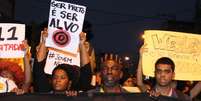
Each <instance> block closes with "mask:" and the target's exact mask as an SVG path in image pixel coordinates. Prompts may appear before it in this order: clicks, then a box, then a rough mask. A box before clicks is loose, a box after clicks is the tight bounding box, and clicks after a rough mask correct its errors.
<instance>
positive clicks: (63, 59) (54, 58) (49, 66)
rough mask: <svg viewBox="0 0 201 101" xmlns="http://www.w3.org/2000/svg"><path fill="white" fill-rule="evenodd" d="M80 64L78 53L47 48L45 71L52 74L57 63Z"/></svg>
mask: <svg viewBox="0 0 201 101" xmlns="http://www.w3.org/2000/svg"><path fill="white" fill-rule="evenodd" d="M62 63H64V64H70V65H77V66H80V55H79V54H78V55H76V56H75V55H72V54H68V53H64V52H61V51H58V50H53V49H49V52H48V55H47V60H46V64H45V69H44V70H45V73H47V74H52V71H53V69H54V68H55V67H56V66H57V65H59V64H62Z"/></svg>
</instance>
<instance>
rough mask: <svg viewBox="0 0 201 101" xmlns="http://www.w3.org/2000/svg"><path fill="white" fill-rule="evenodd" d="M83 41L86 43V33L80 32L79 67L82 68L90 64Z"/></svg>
mask: <svg viewBox="0 0 201 101" xmlns="http://www.w3.org/2000/svg"><path fill="white" fill-rule="evenodd" d="M85 41H86V33H83V32H81V33H80V43H79V48H80V66H81V67H83V66H84V65H86V64H88V63H89V62H90V60H89V53H88V51H87V49H86V47H85Z"/></svg>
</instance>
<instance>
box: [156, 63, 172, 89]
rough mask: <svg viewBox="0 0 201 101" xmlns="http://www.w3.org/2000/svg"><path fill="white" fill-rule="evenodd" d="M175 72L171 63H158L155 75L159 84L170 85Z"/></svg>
mask: <svg viewBox="0 0 201 101" xmlns="http://www.w3.org/2000/svg"><path fill="white" fill-rule="evenodd" d="M174 75H175V73H174V72H173V70H172V69H171V65H168V64H158V65H156V70H155V77H156V82H157V84H158V85H159V86H169V85H170V84H171V82H172V79H173V78H174Z"/></svg>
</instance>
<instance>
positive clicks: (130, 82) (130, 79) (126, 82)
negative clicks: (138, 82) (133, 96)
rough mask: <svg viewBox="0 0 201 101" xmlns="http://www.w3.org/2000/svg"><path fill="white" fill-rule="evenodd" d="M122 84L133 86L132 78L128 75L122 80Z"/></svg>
mask: <svg viewBox="0 0 201 101" xmlns="http://www.w3.org/2000/svg"><path fill="white" fill-rule="evenodd" d="M124 86H127V87H133V86H134V80H133V78H131V77H129V78H128V79H127V80H126V81H125V82H124Z"/></svg>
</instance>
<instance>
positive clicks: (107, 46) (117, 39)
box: [15, 0, 196, 54]
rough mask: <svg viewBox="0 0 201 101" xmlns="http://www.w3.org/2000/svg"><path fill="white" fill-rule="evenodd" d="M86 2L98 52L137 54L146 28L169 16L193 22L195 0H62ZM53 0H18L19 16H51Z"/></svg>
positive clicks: (26, 18) (39, 19)
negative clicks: (50, 10)
mask: <svg viewBox="0 0 201 101" xmlns="http://www.w3.org/2000/svg"><path fill="white" fill-rule="evenodd" d="M62 1H67V2H69V3H76V4H80V5H84V6H87V13H86V17H85V18H86V20H88V21H89V22H91V24H92V26H93V29H92V30H93V34H94V38H93V40H92V44H93V46H94V47H95V49H96V52H105V51H110V52H111V51H113V52H121V53H126V52H128V53H132V54H137V51H138V48H139V47H140V44H141V43H142V42H140V41H139V40H140V36H141V33H143V31H144V30H145V29H160V27H161V26H162V25H164V23H165V22H166V21H167V20H177V21H186V22H192V21H193V17H194V15H195V1H196V0H62ZM49 3H50V0H16V12H15V18H16V20H19V21H22V22H24V23H26V24H30V23H31V22H33V21H34V22H36V23H41V22H43V21H46V20H48V16H49Z"/></svg>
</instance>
